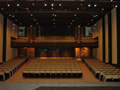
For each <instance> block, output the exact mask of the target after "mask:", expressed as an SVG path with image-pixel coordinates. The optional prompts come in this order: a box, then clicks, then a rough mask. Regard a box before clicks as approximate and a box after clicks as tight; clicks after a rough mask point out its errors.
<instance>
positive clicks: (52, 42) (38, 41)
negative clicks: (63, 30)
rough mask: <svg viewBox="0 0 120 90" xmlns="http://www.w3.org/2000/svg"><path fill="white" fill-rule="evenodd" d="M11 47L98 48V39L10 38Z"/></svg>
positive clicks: (57, 37) (59, 37) (58, 37)
mask: <svg viewBox="0 0 120 90" xmlns="http://www.w3.org/2000/svg"><path fill="white" fill-rule="evenodd" d="M11 47H14V48H18V47H92V48H97V47H98V38H88V37H84V38H81V39H78V40H76V39H75V38H74V37H71V36H40V37H36V38H34V39H30V38H29V37H19V38H11Z"/></svg>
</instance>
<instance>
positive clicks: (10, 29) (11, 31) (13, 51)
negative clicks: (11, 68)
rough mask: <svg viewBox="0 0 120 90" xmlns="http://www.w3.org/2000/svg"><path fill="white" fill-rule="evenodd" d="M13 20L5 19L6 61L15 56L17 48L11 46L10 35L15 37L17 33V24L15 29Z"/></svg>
mask: <svg viewBox="0 0 120 90" xmlns="http://www.w3.org/2000/svg"><path fill="white" fill-rule="evenodd" d="M13 24H14V23H13V22H11V21H10V20H9V19H7V32H6V34H7V35H6V61H8V60H10V59H12V58H14V57H17V54H18V50H17V49H16V48H11V36H12V37H15V38H16V37H17V36H18V34H17V32H18V26H17V25H15V29H13Z"/></svg>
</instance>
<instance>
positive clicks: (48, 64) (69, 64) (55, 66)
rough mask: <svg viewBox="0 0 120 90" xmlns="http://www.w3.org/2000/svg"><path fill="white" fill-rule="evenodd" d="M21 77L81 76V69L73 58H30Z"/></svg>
mask: <svg viewBox="0 0 120 90" xmlns="http://www.w3.org/2000/svg"><path fill="white" fill-rule="evenodd" d="M23 77H25V78H31V77H35V78H37V77H39V78H56V77H57V78H58V77H61V78H70V77H71V78H81V77H82V70H81V68H80V66H79V65H78V63H77V62H76V61H75V60H74V59H62V60H60V59H32V61H31V63H30V64H29V65H28V66H27V67H26V69H25V70H24V72H23Z"/></svg>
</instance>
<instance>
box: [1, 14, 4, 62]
mask: <svg viewBox="0 0 120 90" xmlns="http://www.w3.org/2000/svg"><path fill="white" fill-rule="evenodd" d="M3 20H4V17H3V15H2V14H0V63H2V59H3V23H4V22H3Z"/></svg>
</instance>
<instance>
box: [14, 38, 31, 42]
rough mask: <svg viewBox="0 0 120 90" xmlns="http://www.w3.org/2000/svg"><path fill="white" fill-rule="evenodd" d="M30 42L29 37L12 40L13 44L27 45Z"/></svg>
mask: <svg viewBox="0 0 120 90" xmlns="http://www.w3.org/2000/svg"><path fill="white" fill-rule="evenodd" d="M29 41H30V39H29V37H19V38H16V39H15V40H12V42H23V43H25V42H26V43H27V42H29Z"/></svg>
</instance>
